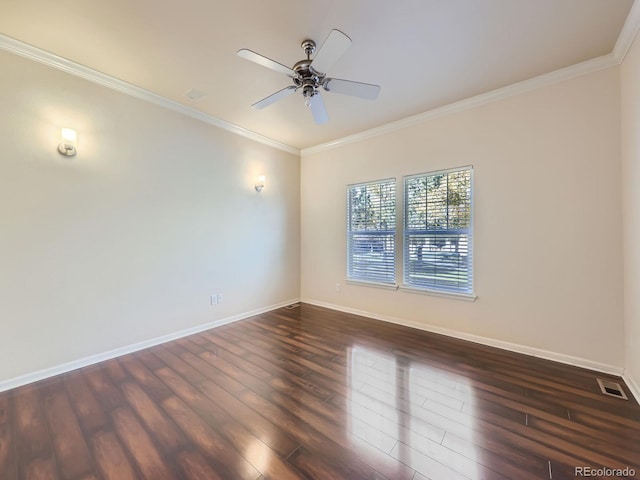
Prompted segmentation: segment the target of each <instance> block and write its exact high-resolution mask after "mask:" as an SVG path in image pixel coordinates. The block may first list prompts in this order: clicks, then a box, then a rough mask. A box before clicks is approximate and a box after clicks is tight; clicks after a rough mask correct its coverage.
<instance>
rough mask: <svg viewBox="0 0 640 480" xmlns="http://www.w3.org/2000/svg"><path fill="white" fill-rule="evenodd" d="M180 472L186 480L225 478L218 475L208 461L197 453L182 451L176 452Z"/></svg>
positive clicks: (220, 479) (216, 479) (221, 479)
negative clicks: (180, 468)
mask: <svg viewBox="0 0 640 480" xmlns="http://www.w3.org/2000/svg"><path fill="white" fill-rule="evenodd" d="M178 462H179V463H180V466H181V467H182V473H183V474H184V476H185V478H187V479H188V480H225V478H224V477H221V476H220V475H218V472H216V471H215V470H214V469H213V468H212V467H211V465H210V464H209V462H207V460H206V459H205V458H204V457H203V456H202V455H201V454H200V453H199V452H192V451H184V452H180V453H179V454H178Z"/></svg>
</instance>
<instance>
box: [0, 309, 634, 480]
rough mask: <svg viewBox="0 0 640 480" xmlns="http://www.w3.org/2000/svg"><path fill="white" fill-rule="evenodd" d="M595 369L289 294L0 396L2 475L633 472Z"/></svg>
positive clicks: (619, 404)
mask: <svg viewBox="0 0 640 480" xmlns="http://www.w3.org/2000/svg"><path fill="white" fill-rule="evenodd" d="M596 377H599V378H605V379H613V380H616V381H618V382H620V383H622V381H621V380H620V379H619V378H615V377H610V376H607V375H603V374H596V373H595V372H591V371H588V370H583V369H579V368H574V367H569V366H565V365H560V364H556V363H553V362H549V361H545V360H540V359H535V358H531V357H527V356H523V355H518V354H514V353H509V352H504V351H501V350H496V349H492V348H488V347H484V346H480V345H476V344H473V343H468V342H463V341H459V340H455V339H451V338H447V337H442V336H438V335H433V334H429V333H426V332H422V331H417V330H413V329H409V328H405V327H400V326H397V325H393V324H387V323H383V322H378V321H374V320H370V319H365V318H362V317H358V316H354V315H348V314H343V313H339V312H335V311H331V310H327V309H323V308H319V307H315V306H311V305H306V304H302V305H301V306H300V307H297V308H294V309H291V310H288V309H279V310H276V311H273V312H270V313H266V314H263V315H259V316H256V317H253V318H251V319H248V320H245V321H241V322H237V323H234V324H230V325H227V326H224V327H220V328H216V329H214V330H210V331H208V332H205V333H201V334H198V335H194V336H191V337H188V338H184V339H181V340H177V341H174V342H171V343H168V344H165V345H161V346H158V347H154V348H151V349H148V350H145V351H141V352H138V353H135V354H131V355H126V356H123V357H120V358H118V359H115V360H110V361H107V362H103V363H101V364H98V365H94V366H91V367H87V368H83V369H81V370H77V371H74V372H70V373H67V374H64V375H60V376H58V377H55V378H51V379H48V380H45V381H42V382H38V383H35V384H32V385H28V386H25V387H21V388H18V389H15V390H11V391H9V392H4V393H0V480H16V479H58V478H60V479H70V480H71V479H87V480H88V479H108V480H127V479H136V478H145V479H150V480H162V479H183V478H184V479H207V480H209V479H213V480H215V479H222V480H234V479H266V478H272V479H277V480H281V479H295V478H303V479H304V478H307V479H330V480H337V479H341V478H344V479H349V480H357V479H385V478H386V479H394V480H395V479H412V480H424V479H427V478H428V479H433V480H436V479H444V480H455V479H505V478H510V479H549V478H553V479H564V478H575V475H574V474H575V467H590V468H594V469H596V468H603V467H606V468H611V469H624V468H627V467H629V468H631V469H634V470H635V477H633V478H640V407H639V406H638V404H637V403H636V402H635V400H633V398H632V397H631V395H630V393H629V391H628V390H627V395H628V396H629V398H630V400H629V401H625V400H621V399H617V398H612V397H608V396H604V395H602V394H601V393H600V392H599V389H598V386H597V383H596ZM625 388H626V386H625ZM601 473H603V474H604V475H601V476H602V477H603V478H611V476H609V477H607V475H606V474H607V473H617V472H601ZM591 478H598V477H591ZM614 478H616V477H614ZM617 478H621V477H617Z"/></svg>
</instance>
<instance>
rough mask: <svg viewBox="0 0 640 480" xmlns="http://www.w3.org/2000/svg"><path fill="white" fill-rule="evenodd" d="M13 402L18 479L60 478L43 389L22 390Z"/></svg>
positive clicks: (26, 388) (30, 387)
mask: <svg viewBox="0 0 640 480" xmlns="http://www.w3.org/2000/svg"><path fill="white" fill-rule="evenodd" d="M13 398H14V415H15V419H14V426H15V442H16V444H15V449H16V457H17V469H18V478H57V477H58V472H57V468H56V467H55V463H54V461H53V454H52V450H51V442H50V438H49V430H48V427H47V420H46V415H45V411H44V407H43V404H42V397H41V391H40V388H39V386H38V385H29V386H27V387H25V388H22V389H19V390H18V391H16V392H15V396H14V397H13Z"/></svg>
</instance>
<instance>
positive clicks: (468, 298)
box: [399, 285, 478, 302]
mask: <svg viewBox="0 0 640 480" xmlns="http://www.w3.org/2000/svg"><path fill="white" fill-rule="evenodd" d="M399 288H400V290H403V291H405V292H408V293H419V294H422V295H431V296H434V297H444V298H453V299H456V300H462V301H465V302H475V301H476V300H477V299H478V296H477V295H474V294H472V293H455V292H443V291H440V290H428V289H426V288H416V287H408V286H405V285H401V286H400V287H399Z"/></svg>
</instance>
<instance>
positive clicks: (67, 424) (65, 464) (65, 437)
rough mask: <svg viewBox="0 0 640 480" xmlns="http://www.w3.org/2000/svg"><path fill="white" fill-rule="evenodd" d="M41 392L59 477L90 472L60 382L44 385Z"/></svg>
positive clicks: (90, 463)
mask: <svg viewBox="0 0 640 480" xmlns="http://www.w3.org/2000/svg"><path fill="white" fill-rule="evenodd" d="M43 393H44V410H45V412H46V416H47V420H48V423H49V431H50V432H51V441H52V444H53V450H54V452H55V457H56V460H57V465H58V468H59V469H60V473H61V475H62V477H64V478H81V477H83V476H88V475H90V474H91V473H92V472H93V459H92V457H91V454H90V453H89V448H88V447H87V444H86V442H85V438H84V435H83V434H82V431H81V429H80V423H79V421H78V418H77V417H76V415H75V413H74V411H73V408H72V406H71V403H70V402H69V399H68V397H67V394H66V392H65V390H64V387H63V385H62V381H60V382H56V383H55V384H52V385H49V386H47V387H45V388H44V392H43Z"/></svg>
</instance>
